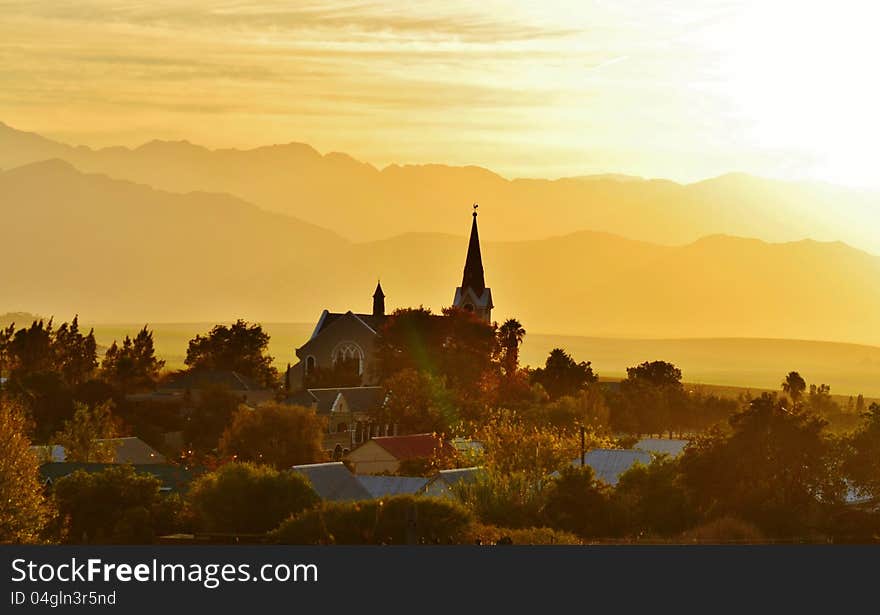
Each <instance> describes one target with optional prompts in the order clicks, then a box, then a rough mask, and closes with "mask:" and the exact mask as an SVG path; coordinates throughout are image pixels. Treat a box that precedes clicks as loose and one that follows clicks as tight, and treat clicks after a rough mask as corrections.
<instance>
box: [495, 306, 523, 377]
mask: <svg viewBox="0 0 880 615" xmlns="http://www.w3.org/2000/svg"><path fill="white" fill-rule="evenodd" d="M525 335H526V330H525V329H523V326H522V324H520V322H519V321H518V320H517V319H516V318H508V319H507V320H506V321H505V322H504V324H503V325H501V327H500V328H499V329H498V338H499V340H498V341H499V342H500V343H501V347H502V348H503V349H504V358H503V362H504V371H505V373H506V374H507V376H508V377H509V378H512V377H513V375H514V374H515V373H516V368H517V367H518V366H519V346H520V344H522V341H523V338H524V337H525Z"/></svg>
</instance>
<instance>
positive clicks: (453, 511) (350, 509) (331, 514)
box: [270, 496, 471, 544]
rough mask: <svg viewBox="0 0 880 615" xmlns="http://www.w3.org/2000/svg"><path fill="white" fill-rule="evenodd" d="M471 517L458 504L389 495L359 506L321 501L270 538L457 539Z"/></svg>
mask: <svg viewBox="0 0 880 615" xmlns="http://www.w3.org/2000/svg"><path fill="white" fill-rule="evenodd" d="M470 523H471V516H470V514H469V513H468V511H467V510H466V509H465V508H464V507H463V506H461V505H460V504H458V503H456V502H453V501H451V500H446V499H441V498H430V497H415V496H394V497H390V498H387V499H385V500H365V501H362V502H324V504H323V505H322V506H320V507H319V508H316V509H313V510H308V511H305V512H303V513H302V514H300V515H297V516H294V517H291V518H289V519H287V520H286V521H285V522H284V523H282V524H281V526H280V527H279V528H278V529H277V530H275V531H274V532H272V533H271V534H270V540H271V541H272V542H275V543H280V544H414V543H437V542H440V543H449V542H456V541H458V540H460V539H461V538H462V537H463V536H464V533H465V531H466V530H467V529H468V527H469V526H470Z"/></svg>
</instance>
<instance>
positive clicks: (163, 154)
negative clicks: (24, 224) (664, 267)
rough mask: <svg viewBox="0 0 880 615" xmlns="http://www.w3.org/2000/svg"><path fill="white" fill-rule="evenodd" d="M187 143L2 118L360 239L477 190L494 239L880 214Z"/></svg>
mask: <svg viewBox="0 0 880 615" xmlns="http://www.w3.org/2000/svg"><path fill="white" fill-rule="evenodd" d="M185 143H186V144H181V142H179V141H178V142H174V141H156V142H153V145H152V146H150V147H145V145H141V146H140V147H139V148H135V149H129V148H120V147H110V148H100V149H91V148H84V147H75V146H71V145H66V144H60V143H58V142H55V141H52V140H48V139H45V138H44V137H42V136H40V135H38V134H36V133H25V132H22V131H18V130H16V129H14V128H11V127H8V126H7V127H6V128H5V129H3V130H0V168H6V169H8V168H10V167H14V166H20V165H21V164H25V163H28V162H34V161H37V160H41V159H45V158H53V157H60V158H63V159H65V160H67V161H68V162H71V163H72V164H73V165H74V166H75V167H76V168H78V169H80V170H82V171H86V172H99V173H104V174H107V175H109V176H110V177H114V178H118V179H128V180H131V181H135V182H138V183H143V184H147V185H151V186H154V187H156V188H160V189H163V190H166V191H170V192H181V193H187V192H192V191H207V192H221V193H228V194H232V195H234V196H237V197H239V198H241V199H242V200H245V201H247V202H250V203H253V204H255V205H258V206H260V207H262V208H263V209H267V210H271V211H275V212H278V213H284V214H287V215H291V216H293V217H296V218H299V219H302V220H305V221H308V222H311V223H313V224H316V225H318V226H322V227H325V228H332V229H333V230H334V231H335V232H336V233H337V234H340V235H342V236H345V237H347V238H349V239H351V240H356V241H364V240H372V239H382V238H388V237H392V236H395V235H399V234H401V233H404V232H411V231H418V230H424V229H425V228H426V227H429V228H431V229H432V230H436V231H440V232H445V233H452V234H457V233H459V232H460V230H459V229H460V225H459V224H458V222H457V219H458V218H457V215H456V214H457V213H459V212H463V211H467V210H468V208H469V207H470V204H471V203H473V202H475V201H476V202H479V203H480V204H481V207H482V209H481V211H485V212H487V213H490V212H491V213H492V215H494V216H495V220H496V224H495V225H493V227H492V228H491V229H487V230H486V233H485V234H484V236H485V238H487V239H493V240H523V239H531V238H535V237H546V236H552V235H560V234H563V233H565V232H568V231H571V230H572V229H579V228H589V229H593V230H598V231H606V232H611V233H615V234H618V235H621V236H624V237H629V238H632V239H640V240H645V241H650V242H652V243H660V244H668V245H675V244H683V243H687V242H690V241H695V240H697V239H698V238H700V237H703V236H706V235H712V234H717V233H722V234H731V235H737V236H743V237H755V238H760V239H764V240H766V241H771V242H780V241H792V240H797V239H803V238H808V237H812V238H815V239H818V240H822V241H830V240H841V241H845V242H846V243H848V244H850V245H853V246H856V247H859V248H861V249H872V248H874V247H875V246H876V240H875V238H874V236H873V233H872V231H871V229H872V228H877V227H878V226H880V194H878V193H875V192H866V191H864V190H856V189H849V188H843V187H838V186H833V185H831V184H821V183H815V182H810V183H803V182H788V181H783V180H775V179H767V178H759V177H755V176H751V175H745V174H742V173H731V174H726V175H722V176H719V177H717V178H711V179H707V180H703V181H701V182H695V183H691V184H679V183H676V182H673V181H670V180H664V179H644V178H641V179H638V178H637V179H631V178H628V179H626V180H625V181H624V180H622V179H621V177H620V176H615V175H614V174H610V175H609V174H604V175H598V176H594V177H593V178H592V179H589V180H585V179H584V178H583V177H568V178H558V179H542V178H514V179H508V178H505V177H503V176H502V175H499V174H497V173H495V172H494V171H492V170H491V169H487V168H485V167H482V166H476V165H471V166H450V165H443V164H399V163H397V164H390V165H386V166H385V167H384V168H382V169H379V168H377V167H375V166H373V165H372V164H370V163H368V162H363V161H360V160H357V159H356V158H354V157H352V156H350V155H348V154H344V153H341V152H329V153H326V154H321V153H320V152H318V151H317V150H316V149H315V148H313V147H312V146H310V145H308V144H304V143H297V142H291V143H288V144H286V145H267V146H260V147H257V148H252V149H235V148H227V149H209V148H206V147H203V146H201V145H195V144H192V143H189V142H185ZM853 221H857V223H854V222H853Z"/></svg>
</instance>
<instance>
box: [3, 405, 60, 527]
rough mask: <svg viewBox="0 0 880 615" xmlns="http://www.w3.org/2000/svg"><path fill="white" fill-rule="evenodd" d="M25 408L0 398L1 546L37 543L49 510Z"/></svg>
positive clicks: (47, 518)
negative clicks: (29, 434)
mask: <svg viewBox="0 0 880 615" xmlns="http://www.w3.org/2000/svg"><path fill="white" fill-rule="evenodd" d="M30 444H31V443H30V441H29V440H28V437H27V421H26V419H25V413H24V409H23V408H21V407H20V406H19V405H17V404H15V403H14V402H12V401H10V400H8V399H5V398H3V397H0V543H5V542H13V543H22V542H36V541H37V540H38V539H39V536H40V532H41V531H42V530H43V528H44V527H45V525H46V523H47V522H48V520H49V516H50V509H49V506H48V503H47V502H46V499H45V498H44V496H43V486H42V485H41V484H40V475H39V461H38V459H37V455H36V454H35V453H34V452H33V451H32V450H31V448H30Z"/></svg>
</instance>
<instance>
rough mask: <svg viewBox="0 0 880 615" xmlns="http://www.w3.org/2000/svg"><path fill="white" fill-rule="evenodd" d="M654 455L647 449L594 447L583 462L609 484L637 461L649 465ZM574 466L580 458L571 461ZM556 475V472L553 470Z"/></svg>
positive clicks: (615, 482)
mask: <svg viewBox="0 0 880 615" xmlns="http://www.w3.org/2000/svg"><path fill="white" fill-rule="evenodd" d="M653 460H654V457H653V456H652V455H651V453H649V452H647V451H639V450H631V449H606V448H594V449H593V450H591V451H589V452H588V453H587V454H586V455H585V457H584V463H585V464H586V465H588V466H590V467H591V468H592V469H593V474H595V476H596V478H598V479H599V480H601V481H602V482H604V483H607V484H609V485H612V486H614V485H616V484H617V482H618V481H619V480H620V476H621V475H622V474H623V473H624V472H626V471H627V470H629V469H630V468H632V467H633V466H635V465H636V464H637V463H640V464H642V465H649V464H650V463H651V461H653ZM571 465H573V466H574V467H576V468H577V467H580V466H581V460H580V458H578V459H575V460H574V461H572V462H571ZM554 474H557V475H558V472H554Z"/></svg>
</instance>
